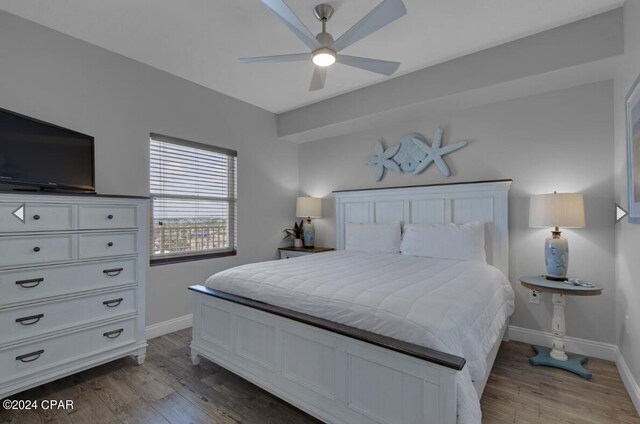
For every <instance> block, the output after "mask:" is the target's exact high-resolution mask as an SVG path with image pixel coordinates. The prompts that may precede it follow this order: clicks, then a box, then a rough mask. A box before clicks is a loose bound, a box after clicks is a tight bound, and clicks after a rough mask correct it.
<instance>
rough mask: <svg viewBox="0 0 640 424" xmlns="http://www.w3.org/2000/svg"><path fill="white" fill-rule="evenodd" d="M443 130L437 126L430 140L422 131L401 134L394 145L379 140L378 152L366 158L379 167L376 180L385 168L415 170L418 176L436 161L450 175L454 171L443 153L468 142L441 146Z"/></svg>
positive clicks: (407, 171)
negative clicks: (387, 146)
mask: <svg viewBox="0 0 640 424" xmlns="http://www.w3.org/2000/svg"><path fill="white" fill-rule="evenodd" d="M443 135H444V131H443V130H442V128H438V129H437V130H436V133H435V134H434V136H433V141H432V142H431V144H429V141H428V140H427V139H426V138H425V137H424V136H423V135H422V134H420V133H411V134H406V135H403V136H402V137H400V141H399V142H398V144H396V145H395V146H392V147H389V148H385V146H384V142H383V140H378V141H377V142H376V147H375V155H372V156H369V157H368V158H367V159H366V160H365V162H364V163H365V164H366V165H374V166H375V167H376V169H375V171H376V174H375V175H376V181H381V180H382V178H383V177H384V175H385V170H387V169H388V170H391V171H393V172H397V173H412V174H415V175H418V174H420V173H422V172H423V171H424V170H425V169H427V168H428V167H429V165H431V164H432V163H435V164H436V166H437V167H438V169H439V170H440V172H441V173H442V175H444V176H445V177H449V176H451V170H450V169H449V167H448V166H447V163H446V162H445V160H444V158H443V156H444V155H447V154H449V153H451V152H455V151H456V150H459V149H461V148H463V147H464V146H466V145H467V142H466V141H465V140H462V141H457V142H455V143H453V144H449V145H447V146H442V136H443Z"/></svg>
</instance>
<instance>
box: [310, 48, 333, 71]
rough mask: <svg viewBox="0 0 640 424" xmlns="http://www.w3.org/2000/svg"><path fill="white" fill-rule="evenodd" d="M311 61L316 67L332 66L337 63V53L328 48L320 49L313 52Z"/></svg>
mask: <svg viewBox="0 0 640 424" xmlns="http://www.w3.org/2000/svg"><path fill="white" fill-rule="evenodd" d="M311 60H312V61H313V63H314V64H315V65H316V66H322V67H326V66H331V65H333V64H334V63H336V52H334V51H333V50H331V49H330V48H327V47H320V48H319V49H317V50H315V51H314V52H313V57H312V59H311Z"/></svg>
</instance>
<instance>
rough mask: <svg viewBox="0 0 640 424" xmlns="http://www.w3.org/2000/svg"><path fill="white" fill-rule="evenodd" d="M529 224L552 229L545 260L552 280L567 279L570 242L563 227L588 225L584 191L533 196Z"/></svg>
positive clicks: (546, 241)
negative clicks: (562, 235)
mask: <svg viewBox="0 0 640 424" xmlns="http://www.w3.org/2000/svg"><path fill="white" fill-rule="evenodd" d="M529 227H531V228H549V227H554V228H555V229H554V230H551V237H550V238H548V239H546V240H545V243H544V262H545V264H546V266H547V275H546V278H547V279H548V280H555V281H564V280H566V279H567V268H568V266H569V244H568V243H567V239H565V238H562V237H561V236H560V227H564V228H584V227H585V220H584V199H583V197H582V194H581V193H556V192H555V191H554V192H553V193H550V194H538V195H534V196H531V202H530V204H529Z"/></svg>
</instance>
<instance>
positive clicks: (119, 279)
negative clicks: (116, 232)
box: [0, 259, 137, 307]
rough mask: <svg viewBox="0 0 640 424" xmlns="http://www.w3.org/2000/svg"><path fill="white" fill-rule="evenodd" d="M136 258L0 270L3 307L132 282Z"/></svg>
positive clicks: (134, 277)
mask: <svg viewBox="0 0 640 424" xmlns="http://www.w3.org/2000/svg"><path fill="white" fill-rule="evenodd" d="M136 280H137V278H136V261H135V259H124V260H116V261H101V262H91V263H83V264H74V265H57V266H43V267H38V268H35V269H26V270H14V271H0V307H2V305H10V304H15V303H23V302H34V301H38V300H40V299H43V298H48V297H53V296H62V295H69V294H74V293H80V292H83V291H88V290H96V289H104V288H109V287H113V286H117V285H121V284H126V283H133V282H135V281H136Z"/></svg>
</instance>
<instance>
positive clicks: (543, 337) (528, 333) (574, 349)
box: [509, 325, 618, 362]
mask: <svg viewBox="0 0 640 424" xmlns="http://www.w3.org/2000/svg"><path fill="white" fill-rule="evenodd" d="M509 338H510V339H511V340H515V341H517V342H523V343H529V344H537V345H543V346H551V343H552V341H553V335H552V334H551V333H549V332H546V331H538V330H530V329H528V328H523V327H517V326H514V325H510V326H509ZM564 341H565V343H564V344H565V346H566V350H567V352H571V353H577V354H580V355H586V356H590V357H593V358H599V359H605V360H607V361H613V362H617V360H618V347H617V346H616V345H613V344H608V343H602V342H595V341H593V340H586V339H579V338H577V337H565V339H564Z"/></svg>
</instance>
